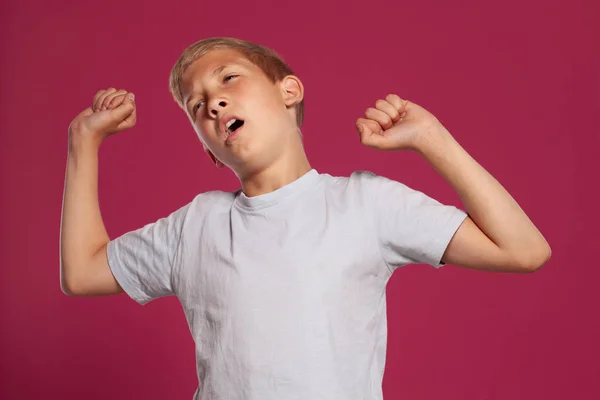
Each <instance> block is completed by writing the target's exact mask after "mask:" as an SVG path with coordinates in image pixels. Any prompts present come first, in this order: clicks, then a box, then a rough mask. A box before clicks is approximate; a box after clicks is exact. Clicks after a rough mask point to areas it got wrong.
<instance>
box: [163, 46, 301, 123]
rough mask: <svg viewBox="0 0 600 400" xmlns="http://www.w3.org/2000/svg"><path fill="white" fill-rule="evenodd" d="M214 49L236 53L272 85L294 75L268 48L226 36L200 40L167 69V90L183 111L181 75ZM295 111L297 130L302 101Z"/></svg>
mask: <svg viewBox="0 0 600 400" xmlns="http://www.w3.org/2000/svg"><path fill="white" fill-rule="evenodd" d="M218 49H230V50H236V51H239V52H240V53H242V54H243V55H244V57H246V59H248V61H250V62H251V63H253V64H254V65H256V66H257V67H259V68H260V69H261V70H262V71H263V72H264V74H265V75H266V76H267V78H269V80H270V81H271V82H273V83H276V82H279V81H281V80H282V79H283V78H285V77H286V76H288V75H294V72H293V71H292V69H291V68H290V67H289V65H288V64H286V63H285V61H283V59H282V58H281V57H280V56H279V55H278V54H277V53H276V52H275V51H273V50H271V49H269V48H268V47H265V46H262V45H259V44H256V43H252V42H249V41H246V40H241V39H235V38H227V37H217V38H208V39H203V40H200V41H198V42H196V43H194V44H192V45H190V46H189V47H188V48H187V49H185V50H184V51H183V53H182V54H181V56H180V57H179V59H178V60H177V62H176V63H175V66H174V67H173V69H172V70H171V76H170V79H169V86H170V90H171V93H172V94H173V98H174V99H175V101H176V102H177V104H179V106H180V107H181V108H183V109H185V106H184V104H183V93H182V90H181V79H182V76H183V74H184V73H185V71H186V70H187V68H188V67H189V66H190V65H191V64H192V63H193V62H194V61H196V60H197V59H199V58H200V57H202V56H204V55H206V54H207V53H208V52H210V51H212V50H218ZM295 109H296V123H297V125H298V127H301V126H302V121H303V120H304V99H303V100H302V101H301V102H300V103H298V104H296V106H295Z"/></svg>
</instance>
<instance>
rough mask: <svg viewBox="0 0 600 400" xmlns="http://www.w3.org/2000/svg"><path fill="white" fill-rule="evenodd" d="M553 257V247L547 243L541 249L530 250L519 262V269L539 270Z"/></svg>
mask: <svg viewBox="0 0 600 400" xmlns="http://www.w3.org/2000/svg"><path fill="white" fill-rule="evenodd" d="M551 257H552V249H551V248H550V246H549V245H548V244H547V243H546V244H545V245H544V246H540V248H539V249H536V250H532V251H530V252H529V253H528V254H527V256H526V257H523V258H522V260H521V261H520V262H519V269H520V270H521V271H522V272H524V273H531V272H536V271H539V270H540V269H541V268H542V267H543V266H544V265H545V264H546V263H547V262H548V261H550V258H551Z"/></svg>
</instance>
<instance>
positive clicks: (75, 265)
mask: <svg viewBox="0 0 600 400" xmlns="http://www.w3.org/2000/svg"><path fill="white" fill-rule="evenodd" d="M135 122H136V110H135V103H134V100H133V95H132V94H129V95H128V93H127V92H126V91H124V90H120V91H117V90H115V89H112V88H111V89H108V90H102V91H100V92H98V93H97V94H96V96H95V97H94V102H93V105H92V107H89V108H87V109H85V110H84V111H82V112H81V113H80V114H79V115H78V116H77V117H75V119H74V120H73V122H71V125H70V126H69V149H68V157H67V168H66V177H65V190H64V198H63V210H62V221H61V236H60V285H61V289H62V291H63V292H64V293H65V294H68V295H73V296H101V295H110V294H117V293H122V292H123V289H122V288H121V287H120V286H119V284H118V283H117V281H116V279H115V277H114V276H113V274H112V272H111V270H110V267H109V264H108V259H107V254H106V246H107V244H108V243H109V241H110V239H109V236H108V233H107V232H106V228H105V226H104V222H103V220H102V215H101V213H100V205H99V201H98V152H99V149H100V145H101V143H102V141H103V140H104V139H105V138H106V137H108V136H110V135H112V134H114V133H117V132H121V131H123V130H126V129H129V128H131V127H133V126H134V125H135Z"/></svg>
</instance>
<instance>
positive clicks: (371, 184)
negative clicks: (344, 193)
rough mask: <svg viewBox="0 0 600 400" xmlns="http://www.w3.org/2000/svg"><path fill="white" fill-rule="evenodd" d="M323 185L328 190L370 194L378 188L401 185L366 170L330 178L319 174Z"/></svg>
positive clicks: (330, 176)
mask: <svg viewBox="0 0 600 400" xmlns="http://www.w3.org/2000/svg"><path fill="white" fill-rule="evenodd" d="M321 177H322V179H323V181H324V182H325V185H326V186H327V187H330V188H338V189H341V188H343V189H346V190H351V191H352V190H354V191H362V192H371V191H376V190H377V189H378V188H380V187H382V186H386V185H400V186H404V185H403V184H402V183H400V182H397V181H393V180H391V179H389V178H386V177H384V176H381V175H377V174H375V173H374V172H371V171H367V170H357V171H354V172H352V173H351V174H350V175H349V176H332V175H328V174H321Z"/></svg>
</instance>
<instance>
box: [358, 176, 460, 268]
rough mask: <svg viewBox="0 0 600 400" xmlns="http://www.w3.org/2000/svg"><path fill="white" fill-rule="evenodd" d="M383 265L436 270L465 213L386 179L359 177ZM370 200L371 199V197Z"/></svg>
mask: <svg viewBox="0 0 600 400" xmlns="http://www.w3.org/2000/svg"><path fill="white" fill-rule="evenodd" d="M363 179H365V180H366V181H367V182H366V183H367V188H368V190H369V192H370V193H369V195H370V196H369V197H371V199H372V200H371V201H372V204H373V218H374V223H375V229H376V231H377V236H378V241H379V245H380V248H381V252H382V256H383V258H384V261H385V262H386V263H387V265H388V267H389V268H390V270H391V271H394V270H395V269H396V268H398V267H400V266H404V265H407V264H429V265H432V266H433V267H436V268H439V267H441V266H442V265H443V263H442V262H441V259H442V256H443V255H444V252H445V251H446V248H447V247H448V244H449V243H450V240H451V239H452V237H453V236H454V234H455V233H456V231H457V229H458V228H459V226H460V225H461V224H462V223H463V221H464V220H465V218H466V217H467V213H465V212H464V211H462V210H460V209H458V208H456V207H454V206H450V205H444V204H441V203H440V202H438V201H437V200H435V199H433V198H431V197H429V196H427V195H425V194H424V193H422V192H420V191H417V190H414V189H411V188H410V187H408V186H406V185H404V184H402V183H399V182H396V181H393V180H391V179H388V178H384V177H381V176H377V175H375V174H372V173H363ZM372 196H374V197H372Z"/></svg>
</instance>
